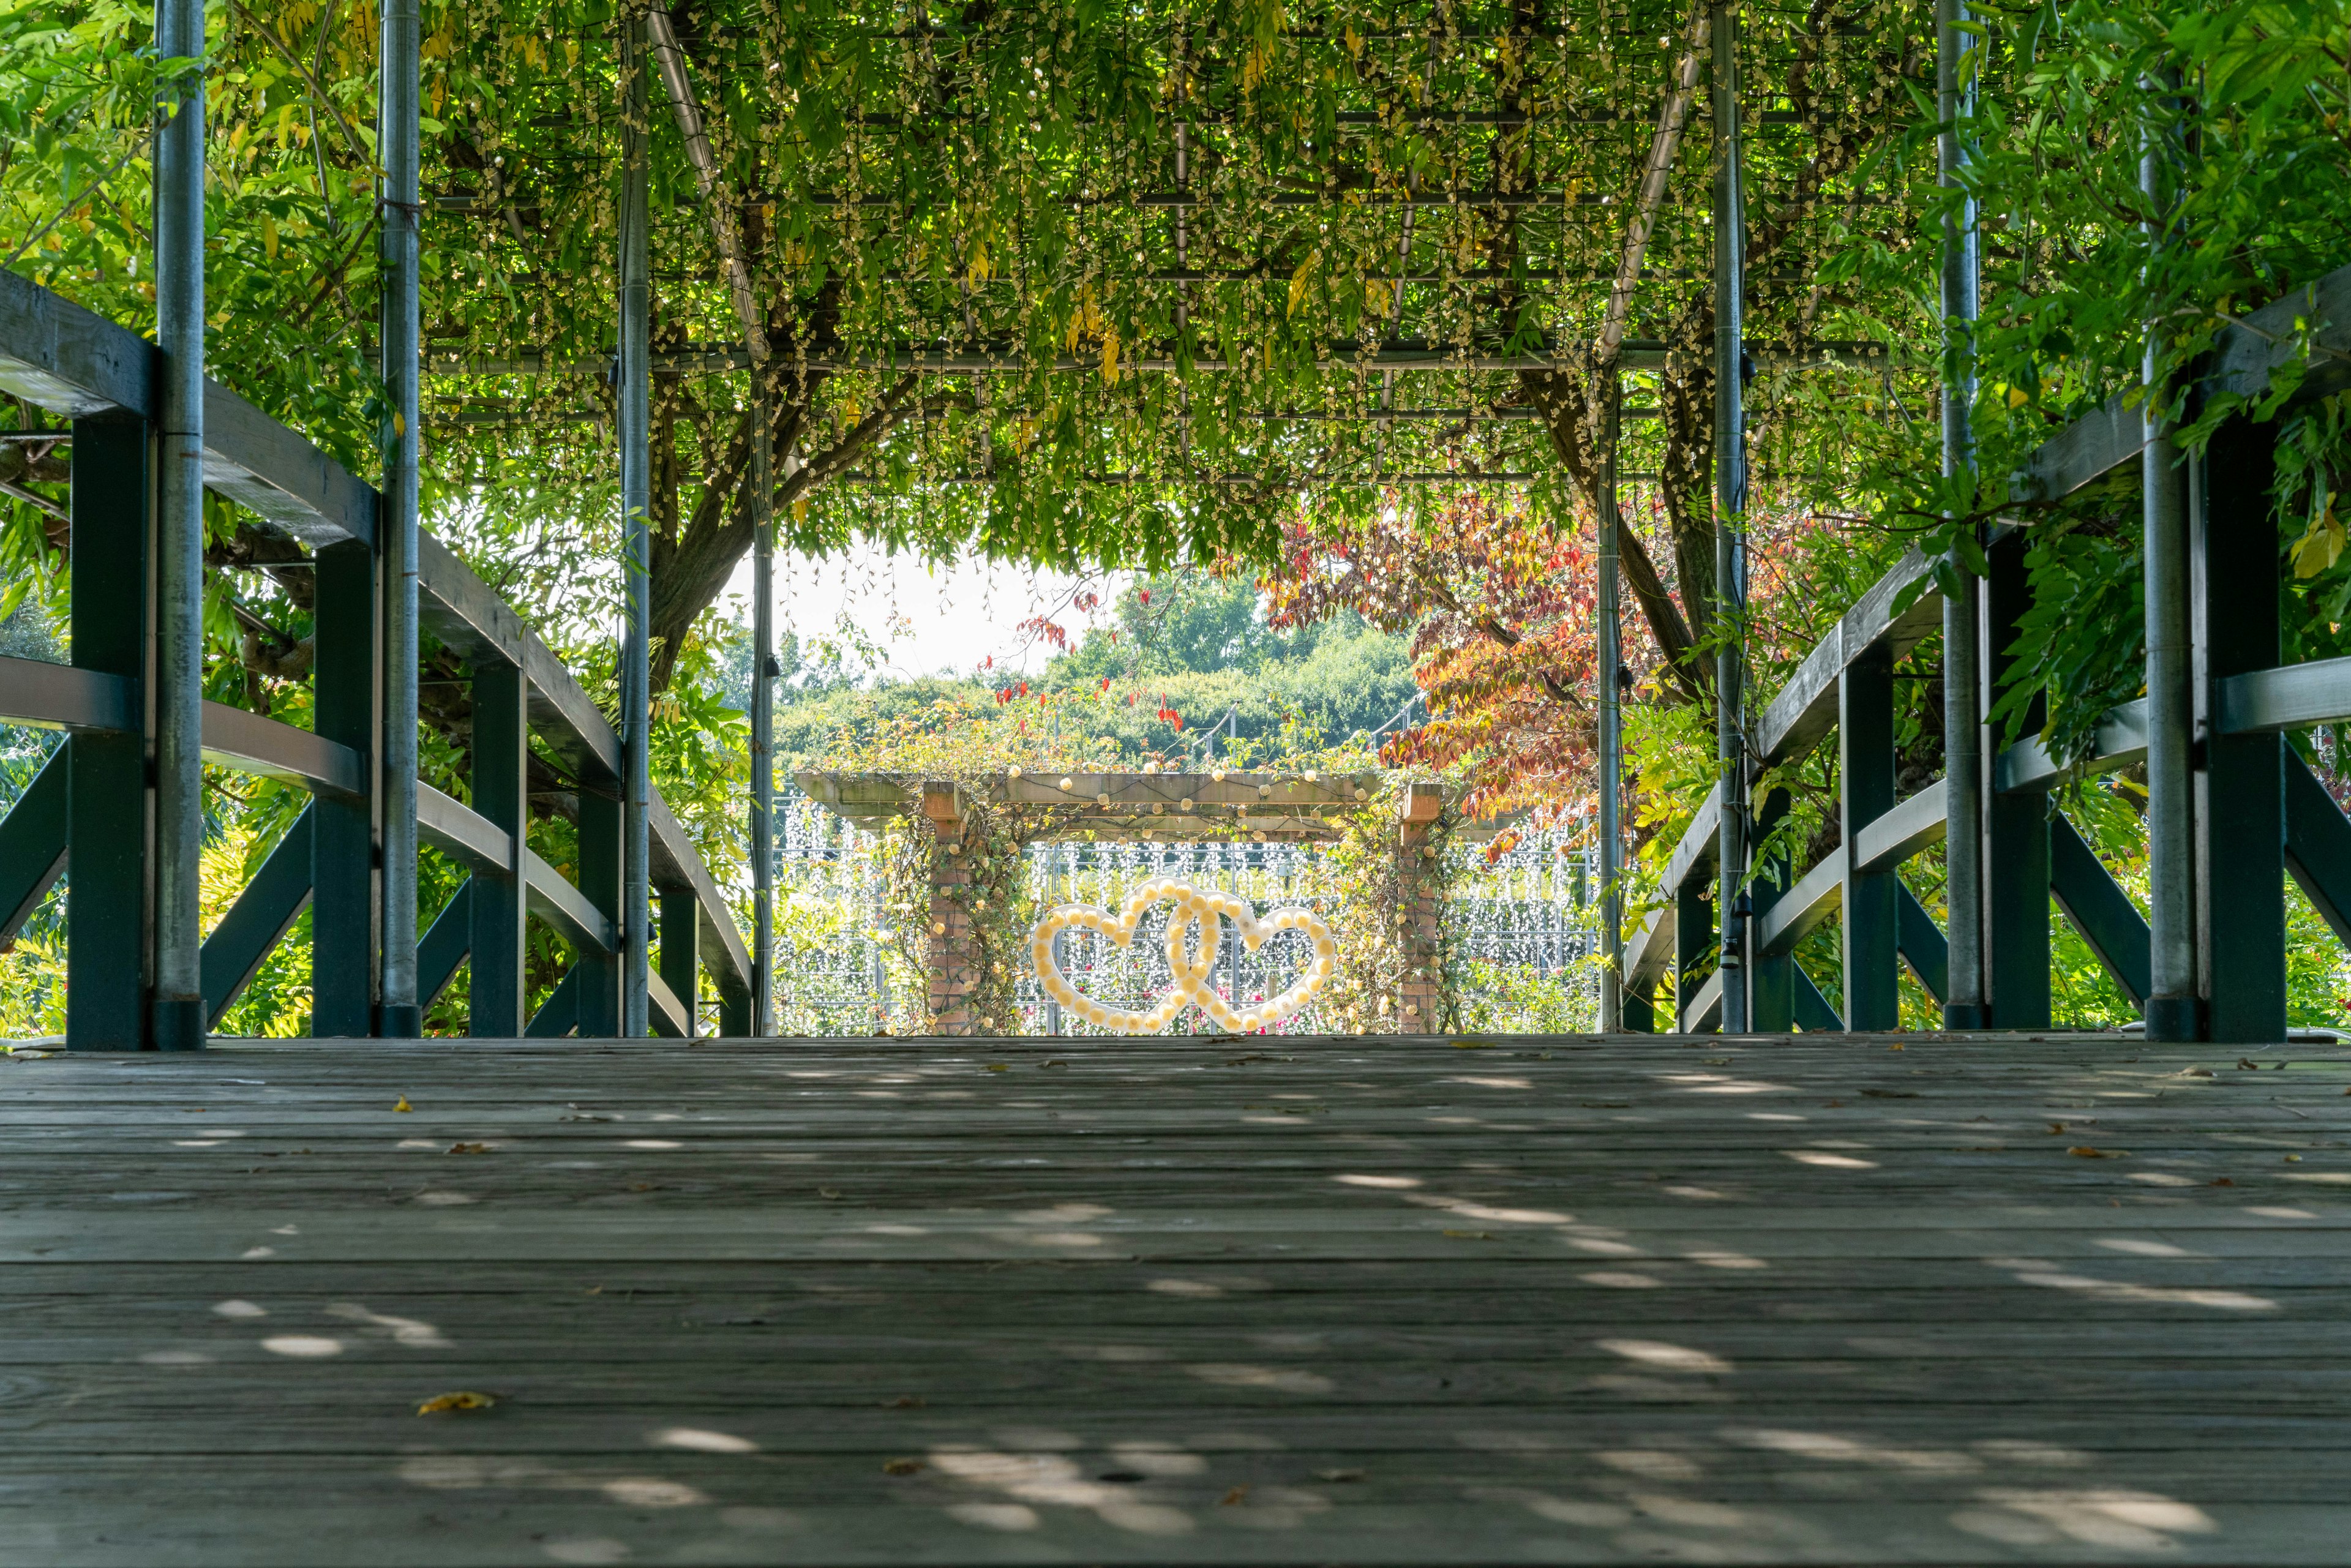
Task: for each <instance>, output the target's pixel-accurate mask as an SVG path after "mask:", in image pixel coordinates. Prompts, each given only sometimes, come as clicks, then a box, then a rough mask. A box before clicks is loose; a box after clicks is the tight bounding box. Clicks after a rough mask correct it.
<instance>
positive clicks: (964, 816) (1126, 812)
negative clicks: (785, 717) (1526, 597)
mask: <svg viewBox="0 0 2351 1568" xmlns="http://www.w3.org/2000/svg"><path fill="white" fill-rule="evenodd" d="M797 778H798V779H799V785H800V788H801V789H805V790H806V791H807V792H808V794H809V796H810V799H812V800H816V801H818V802H820V804H822V805H823V806H824V807H825V808H826V809H827V810H831V811H832V812H834V813H835V814H836V815H838V816H840V817H841V819H842V820H844V821H850V822H854V823H856V824H857V825H858V826H860V827H862V828H867V829H874V828H879V827H882V826H883V825H885V824H887V823H889V822H892V821H903V820H904V819H907V818H909V817H917V816H919V817H920V818H922V819H923V820H924V821H925V823H926V824H927V825H928V827H929V829H930V833H931V838H932V841H933V842H934V844H935V846H936V852H934V853H933V854H932V855H931V857H930V862H929V881H930V899H929V904H928V907H927V909H926V910H925V914H924V916H923V918H924V920H925V930H926V932H927V936H926V939H925V956H924V977H925V997H926V998H927V1001H928V1006H929V1010H930V1013H931V1015H932V1018H933V1019H934V1026H933V1027H934V1028H935V1030H936V1031H937V1032H938V1033H940V1034H943V1035H965V1034H973V1033H993V1032H995V1030H994V1029H993V1028H992V1027H990V1026H988V1025H987V1023H985V1022H983V1020H982V1019H981V1018H980V1016H979V1015H978V1014H977V1012H976V1010H975V1009H973V1007H972V1006H971V1005H970V1001H969V998H970V995H971V993H972V991H973V990H974V989H975V988H977V985H978V983H979V981H980V978H981V971H982V967H983V966H984V964H985V962H986V957H985V955H984V954H983V953H982V952H981V951H980V949H979V947H978V946H977V942H976V939H975V933H974V930H973V923H972V919H971V912H970V911H969V910H968V909H967V907H966V906H965V902H964V894H963V890H964V889H966V888H967V887H968V886H969V885H970V883H971V871H970V867H969V865H968V863H967V862H965V861H964V860H963V859H962V858H961V851H962V846H963V844H964V842H965V829H966V825H967V821H968V819H969V817H970V816H971V814H972V811H973V809H974V807H975V806H976V805H977V804H979V803H980V802H981V801H982V800H985V801H986V802H987V803H988V804H991V805H995V806H999V807H1003V806H1008V807H1014V808H1019V809H1022V810H1021V815H1022V816H1023V817H1024V819H1026V820H1027V823H1028V825H1027V826H1026V827H1025V828H1024V832H1026V833H1028V834H1029V835H1030V836H1031V841H1052V840H1054V839H1071V838H1088V839H1092V840H1094V841H1105V842H1113V843H1119V842H1130V843H1131V842H1161V843H1175V842H1183V841H1195V842H1196V841H1201V840H1207V839H1222V840H1232V839H1239V840H1242V841H1247V842H1250V843H1274V842H1313V841H1329V840H1332V839H1335V838H1336V837H1338V836H1339V831H1340V829H1339V825H1338V821H1337V820H1338V819H1339V818H1342V817H1347V816H1353V815H1356V814H1358V813H1361V812H1363V811H1364V810H1373V809H1375V808H1374V805H1373V802H1374V800H1375V799H1376V797H1377V796H1378V794H1379V791H1380V789H1381V786H1382V778H1381V775H1379V774H1378V773H1376V772H1364V773H1342V774H1334V775H1331V776H1329V777H1323V776H1321V775H1320V774H1318V773H1316V772H1311V771H1298V772H1267V773H1255V772H1245V771H1241V770H1238V769H1227V768H1217V769H1214V770H1211V771H1209V772H1205V773H1176V772H1159V771H1152V772H1121V773H1074V772H1071V773H1064V772H1061V771H1059V770H1057V769H1053V768H1042V769H1037V770H1030V769H1026V768H1021V769H1008V770H1007V771H1006V772H1005V773H1004V774H1002V775H1000V776H997V777H992V778H990V779H988V780H987V782H986V784H985V785H984V786H977V787H976V786H973V785H970V784H966V783H960V782H958V781H956V780H954V779H927V780H921V781H914V782H910V781H908V780H907V779H904V778H901V777H899V776H896V775H893V774H884V773H854V772H829V771H824V770H820V769H813V770H810V771H806V772H802V773H800V774H799V775H797ZM1394 810H1395V831H1394V833H1393V835H1392V836H1391V837H1390V838H1389V849H1390V852H1391V853H1392V854H1393V856H1394V858H1395V873H1396V877H1397V881H1398V883H1399V887H1400V889H1401V891H1400V894H1399V896H1398V900H1397V908H1398V913H1399V915H1402V916H1403V918H1402V920H1401V921H1400V923H1399V925H1398V927H1397V936H1398V938H1399V940H1400V941H1401V942H1402V943H1403V944H1404V948H1405V968H1406V972H1407V974H1408V975H1409V976H1410V978H1407V979H1406V980H1405V983H1404V985H1403V987H1402V988H1401V990H1402V994H1401V995H1400V996H1399V997H1398V998H1395V1000H1396V1004H1397V1007H1398V1009H1399V1016H1400V1017H1403V1018H1428V1017H1433V1016H1434V1015H1435V1011H1436V1003H1437V990H1438V987H1437V981H1436V980H1435V979H1434V978H1432V977H1431V976H1432V975H1433V974H1434V973H1435V971H1436V967H1437V944H1438V943H1439V941H1440V940H1441V939H1442V936H1443V934H1444V915H1445V912H1444V906H1443V903H1442V901H1441V899H1439V898H1438V897H1437V896H1436V894H1434V893H1433V892H1432V891H1431V890H1429V889H1428V887H1427V886H1426V883H1428V882H1429V880H1430V873H1431V871H1432V869H1433V862H1434V858H1435V852H1436V847H1437V846H1436V844H1435V842H1434V841H1433V834H1434V833H1435V832H1436V831H1437V828H1438V823H1439V821H1440V819H1441V818H1442V816H1443V815H1444V810H1445V793H1444V790H1443V788H1442V787H1441V786H1439V785H1437V784H1433V783H1409V784H1406V785H1405V786H1404V788H1403V789H1400V790H1398V791H1397V792H1396V795H1395V808H1394ZM1498 825H1499V824H1497V823H1495V822H1483V823H1478V824H1474V825H1463V826H1462V827H1461V828H1460V829H1459V830H1458V831H1459V833H1460V836H1462V837H1463V838H1465V839H1470V840H1475V839H1481V838H1484V837H1488V836H1490V835H1491V834H1492V833H1493V831H1495V829H1496V827H1497V826H1498Z"/></svg>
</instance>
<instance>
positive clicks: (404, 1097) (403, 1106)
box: [392, 1094, 416, 1111]
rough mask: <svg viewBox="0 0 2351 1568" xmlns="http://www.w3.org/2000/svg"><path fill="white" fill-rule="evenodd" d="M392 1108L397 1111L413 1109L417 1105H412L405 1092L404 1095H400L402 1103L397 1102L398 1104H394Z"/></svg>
mask: <svg viewBox="0 0 2351 1568" xmlns="http://www.w3.org/2000/svg"><path fill="white" fill-rule="evenodd" d="M392 1109H393V1110H395V1111H413V1110H414V1109H416V1107H415V1106H413V1105H411V1104H410V1103H408V1096H407V1095H405V1094H403V1095H402V1096H401V1097H400V1103H399V1104H397V1105H394V1106H393V1107H392Z"/></svg>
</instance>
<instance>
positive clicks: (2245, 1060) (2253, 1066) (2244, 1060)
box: [2237, 1056, 2262, 1072]
mask: <svg viewBox="0 0 2351 1568" xmlns="http://www.w3.org/2000/svg"><path fill="white" fill-rule="evenodd" d="M2237 1065H2238V1066H2239V1067H2241V1068H2243V1069H2244V1070H2245V1071H2247V1072H2259V1071H2261V1070H2262V1064H2261V1063H2260V1062H2258V1061H2254V1060H2253V1059H2252V1057H2250V1056H2241V1057H2239V1058H2237Z"/></svg>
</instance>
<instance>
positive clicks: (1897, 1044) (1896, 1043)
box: [1886, 1040, 1902, 1051]
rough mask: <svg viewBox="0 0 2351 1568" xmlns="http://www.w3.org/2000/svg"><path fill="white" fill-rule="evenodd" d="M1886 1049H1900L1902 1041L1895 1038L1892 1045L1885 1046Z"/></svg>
mask: <svg viewBox="0 0 2351 1568" xmlns="http://www.w3.org/2000/svg"><path fill="white" fill-rule="evenodd" d="M1901 1049H1902V1042H1901V1041H1900V1040H1896V1041H1895V1042H1894V1043H1893V1044H1892V1045H1889V1046H1887V1047H1886V1050H1888V1051H1899V1050H1901Z"/></svg>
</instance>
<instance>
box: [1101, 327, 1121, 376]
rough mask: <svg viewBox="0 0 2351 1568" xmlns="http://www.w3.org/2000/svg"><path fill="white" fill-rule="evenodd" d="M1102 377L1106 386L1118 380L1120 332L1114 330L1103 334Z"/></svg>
mask: <svg viewBox="0 0 2351 1568" xmlns="http://www.w3.org/2000/svg"><path fill="white" fill-rule="evenodd" d="M1117 380H1118V334H1117V333H1116V332H1114V331H1113V332H1105V333H1103V334H1102V384H1103V385H1105V386H1108V385H1111V384H1113V383H1114V382H1117Z"/></svg>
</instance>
